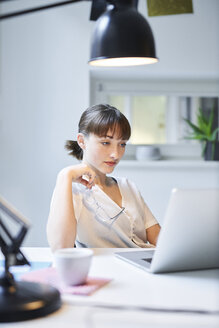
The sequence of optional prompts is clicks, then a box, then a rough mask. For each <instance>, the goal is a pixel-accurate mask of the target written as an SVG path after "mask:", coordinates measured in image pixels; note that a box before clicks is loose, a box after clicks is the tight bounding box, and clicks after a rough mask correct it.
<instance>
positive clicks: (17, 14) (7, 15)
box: [0, 0, 91, 20]
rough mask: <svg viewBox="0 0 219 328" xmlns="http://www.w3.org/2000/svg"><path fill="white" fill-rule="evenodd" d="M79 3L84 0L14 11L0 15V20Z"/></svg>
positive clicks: (71, 0)
mask: <svg viewBox="0 0 219 328" xmlns="http://www.w3.org/2000/svg"><path fill="white" fill-rule="evenodd" d="M79 1H85V0H66V1H62V2H57V3H52V4H50V5H47V6H40V7H35V8H30V9H25V10H19V11H15V12H12V13H9V14H2V15H0V20H4V19H8V18H12V17H16V16H21V15H26V14H30V13H34V12H37V11H41V10H45V9H50V8H55V7H60V6H64V5H69V4H71V3H74V2H79ZM86 1H91V0H86ZM0 2H1V1H0Z"/></svg>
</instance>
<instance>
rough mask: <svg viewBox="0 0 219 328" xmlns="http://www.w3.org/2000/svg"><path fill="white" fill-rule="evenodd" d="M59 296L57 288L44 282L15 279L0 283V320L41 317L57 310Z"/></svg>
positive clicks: (11, 320) (12, 320)
mask: <svg viewBox="0 0 219 328" xmlns="http://www.w3.org/2000/svg"><path fill="white" fill-rule="evenodd" d="M60 306H61V297H60V293H59V291H58V290H57V289H55V288H54V287H52V286H49V285H46V284H39V283H33V282H27V281H15V282H14V285H9V286H1V285H0V322H14V321H23V320H29V319H34V318H38V317H43V316H45V315H47V314H50V313H52V312H54V311H56V310H58V309H59V308H60Z"/></svg>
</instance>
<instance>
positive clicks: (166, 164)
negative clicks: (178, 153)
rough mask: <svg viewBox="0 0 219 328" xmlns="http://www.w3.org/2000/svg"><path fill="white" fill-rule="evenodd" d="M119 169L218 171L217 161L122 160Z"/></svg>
mask: <svg viewBox="0 0 219 328" xmlns="http://www.w3.org/2000/svg"><path fill="white" fill-rule="evenodd" d="M118 167H119V168H132V167H133V168H135V169H136V168H144V167H147V168H153V169H156V168H158V169H159V168H195V169H219V161H204V160H156V161H137V160H123V161H121V162H120V163H119V166H118Z"/></svg>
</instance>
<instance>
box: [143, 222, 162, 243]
mask: <svg viewBox="0 0 219 328" xmlns="http://www.w3.org/2000/svg"><path fill="white" fill-rule="evenodd" d="M159 233H160V225H159V224H155V225H153V226H152V227H150V228H148V229H146V234H147V240H148V241H149V243H150V244H152V245H155V246H156V244H157V239H158V236H159Z"/></svg>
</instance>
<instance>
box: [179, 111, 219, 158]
mask: <svg viewBox="0 0 219 328" xmlns="http://www.w3.org/2000/svg"><path fill="white" fill-rule="evenodd" d="M184 120H185V122H186V123H187V124H188V125H189V127H190V128H191V133H190V135H189V136H188V137H186V139H193V140H199V141H200V142H201V143H202V156H203V157H204V159H205V160H207V161H211V160H216V161H218V160H219V140H218V138H217V134H218V131H219V127H217V128H215V129H213V121H214V108H212V110H211V113H210V115H209V116H207V115H206V114H205V113H204V111H203V110H202V109H201V108H199V110H198V113H197V125H195V124H193V123H192V122H191V121H190V120H188V119H184Z"/></svg>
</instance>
